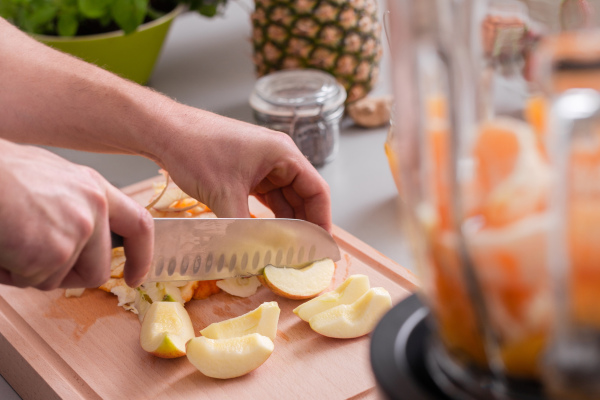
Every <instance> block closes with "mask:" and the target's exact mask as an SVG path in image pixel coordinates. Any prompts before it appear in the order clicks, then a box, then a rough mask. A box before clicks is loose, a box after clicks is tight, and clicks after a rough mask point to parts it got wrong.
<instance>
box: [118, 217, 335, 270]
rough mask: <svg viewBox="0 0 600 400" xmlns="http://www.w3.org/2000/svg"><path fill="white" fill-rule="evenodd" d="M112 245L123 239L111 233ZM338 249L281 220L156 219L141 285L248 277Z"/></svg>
mask: <svg viewBox="0 0 600 400" xmlns="http://www.w3.org/2000/svg"><path fill="white" fill-rule="evenodd" d="M111 236H112V239H113V243H112V247H113V248H114V247H119V246H122V245H123V244H122V243H123V242H122V238H121V237H119V236H118V235H115V234H114V233H112V232H111ZM323 258H331V259H333V260H334V261H338V260H339V259H340V251H339V248H338V246H337V244H336V243H335V241H334V240H333V238H332V237H331V235H330V234H329V233H328V232H327V231H326V230H324V229H323V228H321V227H319V226H318V225H315V224H313V223H310V222H307V221H304V220H299V219H286V218H155V219H154V254H153V257H152V262H151V265H150V271H149V273H148V276H147V278H146V282H162V281H196V280H213V279H225V278H232V277H238V276H252V275H258V274H260V273H261V271H262V269H263V268H264V267H265V266H267V265H269V264H270V265H275V266H287V267H293V268H301V267H303V266H305V265H307V264H308V263H310V262H312V261H316V260H320V259H323Z"/></svg>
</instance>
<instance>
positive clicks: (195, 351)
mask: <svg viewBox="0 0 600 400" xmlns="http://www.w3.org/2000/svg"><path fill="white" fill-rule="evenodd" d="M186 348H187V358H188V360H190V362H191V363H192V364H193V365H194V366H195V367H196V368H197V369H198V371H200V372H201V373H203V374H204V375H206V376H208V377H211V378H218V379H229V378H236V377H238V376H242V375H246V374H247V373H249V372H251V371H253V370H255V369H256V368H258V367H260V366H261V365H262V364H263V363H264V362H265V361H267V359H268V358H269V356H270V355H271V353H272V352H273V348H274V345H273V341H272V340H271V339H269V338H268V337H266V336H263V335H261V334H259V333H251V334H249V335H245V336H238V337H232V338H227V339H209V338H207V337H205V336H199V337H196V338H193V339H192V340H190V341H189V342H188V343H187V346H186Z"/></svg>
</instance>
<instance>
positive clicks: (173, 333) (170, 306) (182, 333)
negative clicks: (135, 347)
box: [140, 301, 194, 358]
mask: <svg viewBox="0 0 600 400" xmlns="http://www.w3.org/2000/svg"><path fill="white" fill-rule="evenodd" d="M193 337H194V327H193V325H192V320H191V319H190V316H189V314H188V312H187V311H186V309H185V308H184V307H183V304H181V303H179V302H174V301H155V302H154V303H152V305H151V306H150V307H149V308H148V311H146V316H145V317H144V321H143V322H142V330H141V332H140V344H141V345H142V348H143V349H144V350H145V351H147V352H148V353H150V354H153V355H155V356H157V357H162V358H176V357H181V356H183V355H185V344H186V343H187V342H188V340H190V339H192V338H193Z"/></svg>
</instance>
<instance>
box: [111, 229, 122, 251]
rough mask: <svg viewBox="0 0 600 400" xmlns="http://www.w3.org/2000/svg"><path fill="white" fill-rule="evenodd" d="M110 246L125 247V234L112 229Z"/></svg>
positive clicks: (112, 247)
mask: <svg viewBox="0 0 600 400" xmlns="http://www.w3.org/2000/svg"><path fill="white" fill-rule="evenodd" d="M110 246H111V249H114V248H116V247H123V236H121V235H117V234H116V233H114V232H113V231H110Z"/></svg>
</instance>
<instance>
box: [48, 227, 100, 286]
mask: <svg viewBox="0 0 600 400" xmlns="http://www.w3.org/2000/svg"><path fill="white" fill-rule="evenodd" d="M108 230H109V226H108V220H107V219H106V218H99V219H98V220H97V222H96V228H95V229H94V232H93V233H92V235H91V236H90V238H89V239H88V240H87V242H86V243H85V246H84V247H83V249H82V250H81V252H80V253H79V254H78V257H77V258H76V260H75V261H74V263H73V266H72V268H70V269H69V270H68V271H67V273H66V274H65V275H64V276H63V277H62V279H61V280H60V281H59V282H58V285H57V286H56V287H58V286H60V287H63V288H79V287H98V286H100V285H102V284H103V283H104V282H106V281H107V280H108V279H109V278H110V260H111V252H110V251H107V249H110V237H109V236H108V235H107V234H106V232H108ZM45 283H46V282H45ZM49 283H51V282H47V283H46V284H49ZM39 288H40V289H45V288H44V287H39Z"/></svg>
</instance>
